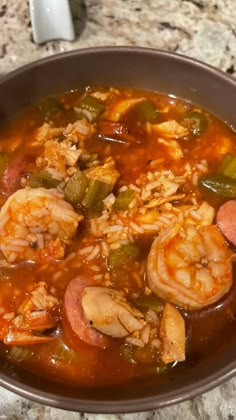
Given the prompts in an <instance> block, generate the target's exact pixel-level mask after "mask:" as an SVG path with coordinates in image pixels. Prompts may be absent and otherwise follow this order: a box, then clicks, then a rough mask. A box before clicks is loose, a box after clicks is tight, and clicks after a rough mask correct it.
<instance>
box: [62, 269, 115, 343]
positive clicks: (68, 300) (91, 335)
mask: <svg viewBox="0 0 236 420" xmlns="http://www.w3.org/2000/svg"><path fill="white" fill-rule="evenodd" d="M88 286H91V285H90V283H89V280H88V279H87V278H86V277H85V276H82V275H80V276H77V277H75V278H74V279H73V280H71V281H70V283H69V284H68V286H67V288H66V291H65V295H64V314H65V316H66V319H67V321H68V323H69V325H70V327H71V329H72V330H73V332H74V333H75V334H76V336H77V337H78V338H79V339H80V340H82V341H84V342H85V343H87V344H90V345H92V346H96V347H101V348H106V347H108V346H109V344H110V340H109V338H108V337H106V336H104V335H103V334H101V333H100V332H98V331H97V330H95V329H94V328H92V327H91V326H90V325H89V322H88V320H87V319H86V318H85V316H84V313H83V308H82V305H81V301H82V293H83V290H84V288H85V287H88Z"/></svg>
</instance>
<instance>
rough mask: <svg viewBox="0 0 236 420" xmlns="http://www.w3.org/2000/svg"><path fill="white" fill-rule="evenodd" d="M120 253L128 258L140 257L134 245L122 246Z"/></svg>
mask: <svg viewBox="0 0 236 420" xmlns="http://www.w3.org/2000/svg"><path fill="white" fill-rule="evenodd" d="M121 248H122V251H123V252H124V253H125V254H126V255H128V256H129V257H133V258H138V257H139V255H140V249H139V247H137V245H134V244H125V245H122V247H121Z"/></svg>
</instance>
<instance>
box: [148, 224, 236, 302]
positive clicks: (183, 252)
mask: <svg viewBox="0 0 236 420" xmlns="http://www.w3.org/2000/svg"><path fill="white" fill-rule="evenodd" d="M231 256H232V252H231V250H230V248H229V247H228V245H227V243H226V242H225V240H224V237H223V236H222V234H221V233H220V231H219V230H218V229H217V227H216V226H215V225H208V226H202V225H199V226H198V225H193V224H185V225H181V224H177V223H176V224H175V225H173V226H170V227H169V228H167V229H165V230H163V231H162V232H161V233H160V235H159V236H158V237H157V238H156V239H155V240H154V242H153V244H152V246H151V250H150V253H149V256H148V261H147V276H148V284H149V287H150V289H151V290H152V291H153V292H154V293H155V294H157V295H158V296H160V297H161V298H163V299H164V300H167V301H168V302H172V303H175V304H177V305H179V306H182V307H183V308H185V309H187V310H195V309H201V308H203V307H205V306H207V305H210V304H212V303H214V302H216V301H218V300H219V299H220V298H221V297H222V296H223V295H225V294H226V293H227V292H228V290H229V289H230V287H231V285H232V274H231V265H230V258H231Z"/></svg>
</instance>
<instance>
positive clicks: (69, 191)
mask: <svg viewBox="0 0 236 420" xmlns="http://www.w3.org/2000/svg"><path fill="white" fill-rule="evenodd" d="M88 184H89V179H88V178H87V176H86V175H85V174H84V173H83V172H81V171H77V172H76V173H75V174H74V175H72V177H71V178H70V179H69V181H68V182H67V184H66V187H65V190H64V193H65V200H66V201H69V202H70V203H72V204H77V203H81V201H82V199H83V196H84V193H85V190H86V188H87V186H88Z"/></svg>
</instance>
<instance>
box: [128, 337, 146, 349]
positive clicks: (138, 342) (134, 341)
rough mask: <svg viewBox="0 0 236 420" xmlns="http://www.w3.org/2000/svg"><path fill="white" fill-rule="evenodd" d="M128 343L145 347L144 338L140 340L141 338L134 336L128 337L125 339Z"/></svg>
mask: <svg viewBox="0 0 236 420" xmlns="http://www.w3.org/2000/svg"><path fill="white" fill-rule="evenodd" d="M125 341H126V343H128V344H132V345H133V346H137V347H141V348H143V347H144V342H143V341H142V340H140V338H133V337H127V338H126V339H125Z"/></svg>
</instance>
